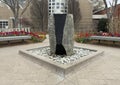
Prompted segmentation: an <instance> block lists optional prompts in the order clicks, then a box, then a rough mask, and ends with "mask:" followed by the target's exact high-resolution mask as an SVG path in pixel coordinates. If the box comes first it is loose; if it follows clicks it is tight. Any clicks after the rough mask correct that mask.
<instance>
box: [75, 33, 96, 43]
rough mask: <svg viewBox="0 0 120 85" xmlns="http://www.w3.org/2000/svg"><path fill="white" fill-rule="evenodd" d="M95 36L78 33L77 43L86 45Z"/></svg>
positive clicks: (76, 36)
mask: <svg viewBox="0 0 120 85" xmlns="http://www.w3.org/2000/svg"><path fill="white" fill-rule="evenodd" d="M92 35H94V34H93V33H77V34H75V41H76V42H79V43H85V42H87V41H89V39H88V38H89V37H90V36H92Z"/></svg>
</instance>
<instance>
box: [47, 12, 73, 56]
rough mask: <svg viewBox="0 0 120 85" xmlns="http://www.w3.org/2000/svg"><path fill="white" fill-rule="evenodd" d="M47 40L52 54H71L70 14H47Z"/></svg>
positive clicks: (71, 22)
mask: <svg viewBox="0 0 120 85" xmlns="http://www.w3.org/2000/svg"><path fill="white" fill-rule="evenodd" d="M48 21H49V22H48V25H49V26H48V28H49V41H50V51H51V54H52V55H68V56H69V55H72V54H73V45H74V23H73V16H72V14H53V15H50V16H49V20H48Z"/></svg>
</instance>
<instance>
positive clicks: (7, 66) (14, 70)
mask: <svg viewBox="0 0 120 85" xmlns="http://www.w3.org/2000/svg"><path fill="white" fill-rule="evenodd" d="M48 45H49V44H48V39H46V40H45V41H44V42H43V43H37V44H29V45H19V46H11V47H3V48H0V85H120V48H115V47H107V46H106V47H105V46H97V45H89V44H79V43H75V46H80V47H86V48H87V47H90V48H92V49H98V50H104V51H105V53H104V55H103V56H101V57H99V58H98V59H97V60H95V61H93V62H90V63H89V64H88V65H87V66H85V67H82V69H81V70H79V71H77V72H74V73H71V75H69V76H68V77H66V78H65V79H64V80H62V81H61V80H60V79H59V76H58V75H56V74H55V73H53V72H52V71H51V70H47V69H45V68H44V67H42V66H41V65H39V64H37V63H35V62H32V61H30V60H27V59H26V58H24V57H22V56H21V55H19V54H18V51H19V50H20V49H26V48H36V47H42V46H48Z"/></svg>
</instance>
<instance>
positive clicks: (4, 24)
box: [0, 20, 8, 28]
mask: <svg viewBox="0 0 120 85" xmlns="http://www.w3.org/2000/svg"><path fill="white" fill-rule="evenodd" d="M7 27H8V21H7V20H0V28H7Z"/></svg>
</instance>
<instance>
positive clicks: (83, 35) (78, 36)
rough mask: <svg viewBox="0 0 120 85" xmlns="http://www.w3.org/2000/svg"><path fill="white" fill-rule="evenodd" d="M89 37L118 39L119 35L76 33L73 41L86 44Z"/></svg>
mask: <svg viewBox="0 0 120 85" xmlns="http://www.w3.org/2000/svg"><path fill="white" fill-rule="evenodd" d="M90 36H107V37H120V33H107V32H96V33H77V34H76V35H75V41H76V42H79V43H86V42H88V41H89V37H90Z"/></svg>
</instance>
